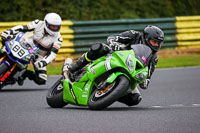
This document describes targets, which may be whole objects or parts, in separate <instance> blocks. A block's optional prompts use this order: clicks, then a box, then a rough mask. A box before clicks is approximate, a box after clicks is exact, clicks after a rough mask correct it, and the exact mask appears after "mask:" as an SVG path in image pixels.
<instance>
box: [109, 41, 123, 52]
mask: <svg viewBox="0 0 200 133" xmlns="http://www.w3.org/2000/svg"><path fill="white" fill-rule="evenodd" d="M109 46H110V47H111V48H112V49H113V50H114V51H116V50H120V45H119V43H117V42H112V43H110V45H109Z"/></svg>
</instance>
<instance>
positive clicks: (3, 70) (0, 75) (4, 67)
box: [0, 62, 9, 90]
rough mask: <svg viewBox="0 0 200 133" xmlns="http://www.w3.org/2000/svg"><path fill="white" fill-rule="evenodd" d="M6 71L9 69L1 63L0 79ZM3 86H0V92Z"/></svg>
mask: <svg viewBox="0 0 200 133" xmlns="http://www.w3.org/2000/svg"><path fill="white" fill-rule="evenodd" d="M8 69H9V67H8V66H7V65H6V64H5V63H4V62H2V63H1V64H0V78H2V77H3V75H4V74H5V73H6V71H8ZM3 86H4V85H3V83H2V84H0V90H1V89H2V88H3Z"/></svg>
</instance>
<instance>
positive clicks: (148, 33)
mask: <svg viewBox="0 0 200 133" xmlns="http://www.w3.org/2000/svg"><path fill="white" fill-rule="evenodd" d="M163 41H164V33H163V31H162V30H161V29H160V28H158V27H156V26H152V25H149V26H147V27H145V29H144V31H143V32H138V31H134V30H129V31H125V32H122V33H120V34H118V35H111V36H109V37H108V38H107V43H108V45H109V46H110V47H111V48H112V49H113V50H125V49H131V45H137V44H144V45H147V46H149V47H150V48H151V49H152V52H153V55H152V57H151V59H150V63H149V65H148V67H149V73H148V77H147V79H146V80H145V81H144V82H143V83H141V84H139V86H140V88H142V89H147V88H148V85H149V82H150V78H151V76H152V74H153V72H154V70H155V67H156V64H157V62H158V58H157V52H158V50H159V49H160V47H161V45H162V43H163ZM109 51H110V50H109V48H108V46H107V45H105V44H103V43H97V44H94V45H92V46H91V48H90V50H89V51H88V52H86V53H85V54H83V55H82V57H81V58H79V59H78V60H77V61H76V62H75V63H71V64H65V66H64V67H63V72H67V73H74V72H75V71H77V70H79V69H81V68H83V67H84V66H85V65H86V64H88V63H89V62H91V61H92V60H95V59H98V58H99V57H101V56H104V55H106V54H107V53H109ZM141 99H142V98H141V95H140V92H139V90H138V89H137V87H136V88H135V89H134V90H133V91H132V92H131V93H129V94H128V95H126V96H123V97H121V98H120V99H119V100H118V101H119V102H121V103H124V104H126V105H128V106H132V105H137V104H138V103H139V102H140V101H141Z"/></svg>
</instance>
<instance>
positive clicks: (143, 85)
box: [139, 79, 150, 89]
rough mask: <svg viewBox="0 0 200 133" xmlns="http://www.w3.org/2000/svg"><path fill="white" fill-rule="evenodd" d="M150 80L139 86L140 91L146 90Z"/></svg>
mask: <svg viewBox="0 0 200 133" xmlns="http://www.w3.org/2000/svg"><path fill="white" fill-rule="evenodd" d="M149 82H150V79H145V80H144V82H143V83H140V84H139V86H140V88H142V89H147V88H148V85H149Z"/></svg>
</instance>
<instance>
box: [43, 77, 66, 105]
mask: <svg viewBox="0 0 200 133" xmlns="http://www.w3.org/2000/svg"><path fill="white" fill-rule="evenodd" d="M62 80H63V78H62V77H61V78H60V79H59V80H58V81H57V82H56V83H55V84H54V85H53V86H52V87H51V89H50V90H49V92H48V94H47V97H46V100H47V104H48V105H49V106H50V107H52V108H62V107H64V106H65V105H67V104H68V103H65V102H64V101H63V82H62Z"/></svg>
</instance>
